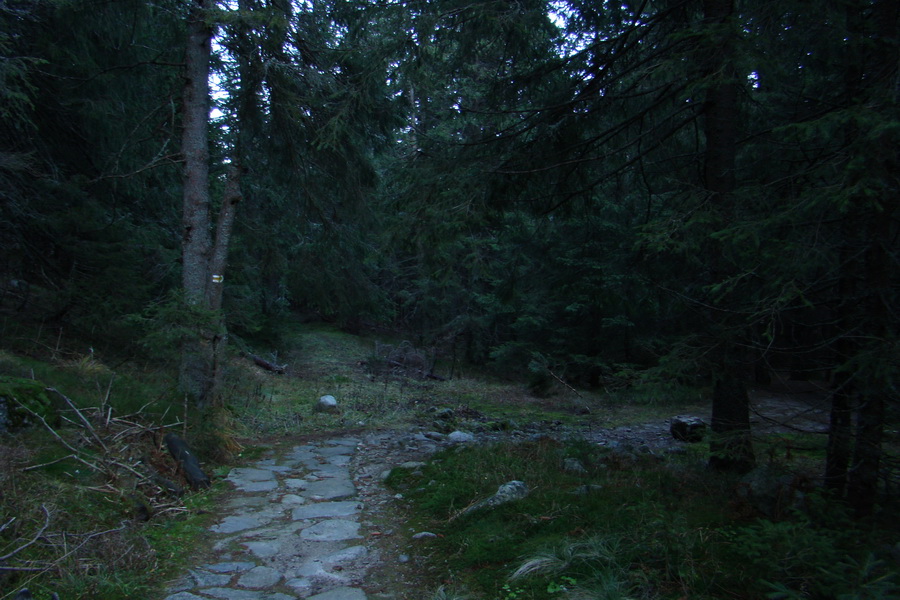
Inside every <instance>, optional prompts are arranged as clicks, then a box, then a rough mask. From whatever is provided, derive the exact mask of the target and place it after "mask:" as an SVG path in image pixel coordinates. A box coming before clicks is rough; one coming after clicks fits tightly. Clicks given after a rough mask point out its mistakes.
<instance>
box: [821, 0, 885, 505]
mask: <svg viewBox="0 0 900 600" xmlns="http://www.w3.org/2000/svg"><path fill="white" fill-rule="evenodd" d="M846 10H847V13H846V18H847V30H848V39H849V40H850V42H849V44H848V46H847V48H846V50H845V57H846V58H845V60H846V61H847V62H846V68H845V73H844V78H845V92H844V93H845V102H846V109H847V110H848V111H852V113H860V114H865V113H867V112H869V111H879V112H881V114H882V115H883V116H884V117H885V119H886V120H888V119H890V118H891V117H894V119H896V117H895V115H896V106H897V91H896V80H897V79H896V78H897V71H898V65H897V60H896V57H897V52H898V43H897V31H898V29H900V7H898V4H897V3H896V2H895V1H893V0H890V1H889V0H877V1H875V2H868V1H867V2H857V3H848V4H847V7H846ZM869 10H871V14H868V12H867V11H869ZM870 118H871V117H870ZM861 122H862V123H864V124H865V121H864V120H861ZM845 137H846V141H847V146H848V147H849V148H852V149H853V150H854V152H851V155H853V154H855V155H856V156H857V157H859V158H863V159H865V161H864V164H865V169H860V168H859V167H857V166H854V165H852V164H848V165H847V166H846V167H845V169H846V171H847V173H848V175H849V179H848V180H847V182H846V183H845V186H846V188H847V189H848V193H849V194H850V202H849V207H850V208H849V214H848V215H847V216H845V222H847V223H853V224H854V225H855V226H856V227H855V229H856V231H852V232H845V234H844V235H845V237H844V240H843V241H844V244H845V245H847V244H850V243H853V244H854V245H852V246H851V247H853V248H854V249H855V248H864V252H863V254H862V260H861V261H855V262H854V263H853V266H854V267H856V270H857V271H858V273H857V274H856V276H857V278H858V280H859V282H860V283H859V288H858V289H859V291H860V292H862V293H861V296H862V298H861V299H862V302H858V301H857V304H858V305H859V308H860V309H861V314H859V315H858V318H857V319H856V323H854V328H853V329H854V330H853V331H851V329H850V328H849V327H847V328H845V330H844V331H842V332H841V333H842V335H843V336H844V337H845V338H849V337H850V335H851V334H852V335H853V338H854V339H853V341H850V340H849V339H846V340H843V343H845V344H847V345H849V346H850V347H851V348H852V351H853V352H852V353H853V354H855V356H852V357H850V356H848V357H847V359H849V360H851V361H852V362H851V364H852V372H853V380H854V381H853V382H852V385H853V389H854V392H855V395H856V397H857V407H856V439H855V443H854V445H853V457H852V464H851V466H850V468H849V471H848V475H847V484H846V493H847V500H848V502H849V503H850V505H851V506H853V508H854V509H855V511H856V514H857V515H858V516H867V515H870V514H872V513H873V512H874V509H875V505H876V500H877V497H878V478H879V469H880V464H881V458H882V454H883V450H882V441H883V437H884V419H885V404H886V399H887V396H888V394H889V393H890V392H889V390H890V389H891V388H892V387H893V386H892V381H891V379H892V374H891V371H892V370H893V369H894V368H895V366H894V365H893V364H891V354H892V346H893V344H895V343H896V336H897V331H896V321H895V319H894V317H893V308H892V306H891V303H892V277H891V265H892V261H893V260H895V259H896V257H892V255H891V249H892V248H894V246H895V241H896V232H895V230H894V225H893V224H894V222H895V219H896V215H897V214H898V212H900V203H898V197H897V193H896V172H897V164H898V163H900V157H898V150H897V141H896V135H892V134H889V133H887V132H886V130H884V129H882V130H878V129H873V126H871V125H869V126H868V127H867V128H862V129H861V128H860V127H859V126H858V121H857V120H855V119H854V120H853V121H851V122H850V123H849V124H848V126H847V128H846V133H845ZM848 238H849V240H848ZM860 263H861V264H860ZM843 266H845V268H846V265H843ZM859 272H861V273H859ZM860 274H861V275H862V276H861V277H860ZM848 277H849V275H848ZM844 300H845V302H846V301H847V300H848V299H844ZM848 325H849V324H848ZM849 409H850V407H847V410H848V411H849ZM848 420H849V417H848ZM841 426H842V427H844V428H849V427H850V425H849V423H842V424H841ZM837 435H847V434H846V433H845V432H843V431H841V430H837V431H836V430H832V432H831V437H832V438H834V437H835V436H837ZM826 475H827V473H826Z"/></svg>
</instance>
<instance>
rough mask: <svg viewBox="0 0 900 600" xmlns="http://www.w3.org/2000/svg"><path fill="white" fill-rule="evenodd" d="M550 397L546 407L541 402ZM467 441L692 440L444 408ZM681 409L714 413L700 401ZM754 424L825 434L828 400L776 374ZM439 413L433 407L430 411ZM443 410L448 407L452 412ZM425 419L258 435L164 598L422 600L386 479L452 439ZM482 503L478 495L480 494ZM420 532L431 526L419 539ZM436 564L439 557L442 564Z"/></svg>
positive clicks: (651, 430) (535, 402)
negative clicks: (497, 423) (493, 420)
mask: <svg viewBox="0 0 900 600" xmlns="http://www.w3.org/2000/svg"><path fill="white" fill-rule="evenodd" d="M527 401H528V403H529V404H531V407H530V408H531V411H532V413H531V414H540V413H541V411H542V410H545V411H546V413H547V414H548V415H552V414H553V413H554V411H556V410H558V408H559V399H558V398H556V399H554V398H550V399H546V400H545V401H542V400H540V399H535V398H529V399H528V400H527ZM542 402H545V403H546V405H545V406H543V407H542V406H541V403H542ZM447 408H449V409H450V410H453V411H454V413H456V417H457V419H455V420H454V422H455V423H458V424H460V429H462V430H467V433H468V432H472V435H473V440H472V441H469V442H464V443H477V444H486V443H494V442H501V441H506V440H516V441H519V440H528V439H531V440H533V439H538V438H550V439H554V440H557V441H564V440H568V441H571V440H573V439H582V440H585V441H587V442H589V443H591V444H597V445H601V446H607V447H622V448H629V449H631V448H633V449H634V450H635V451H638V450H640V451H642V452H649V453H657V454H664V453H667V452H678V451H679V450H678V449H679V448H682V447H683V446H684V445H685V443H684V442H679V441H676V440H675V439H673V438H672V436H671V434H670V433H669V425H670V418H671V416H673V415H668V416H666V415H665V409H661V410H660V411H659V414H658V415H657V417H656V418H653V419H647V420H643V421H637V422H630V423H627V424H623V425H617V426H612V427H603V426H600V425H598V424H597V419H583V420H582V421H581V422H577V421H575V422H568V423H564V422H562V421H559V420H543V421H533V422H530V423H527V424H524V425H522V426H521V427H514V428H511V429H509V430H506V431H495V430H492V429H490V428H488V427H484V426H483V424H484V423H486V422H488V421H489V417H488V416H486V415H484V414H483V413H481V412H480V411H478V410H475V409H472V408H471V407H468V406H457V407H455V408H454V407H447ZM686 408H688V409H689V410H687V411H682V412H679V413H678V414H682V415H688V416H696V417H699V418H701V419H706V418H707V416H708V415H706V414H704V413H703V411H702V410H698V408H699V407H693V406H690V407H686ZM752 410H753V427H754V432H755V433H756V434H758V435H765V434H769V433H774V432H781V433H793V432H800V433H804V434H809V433H824V432H825V431H826V430H827V421H828V412H827V398H826V397H825V395H824V394H823V393H822V390H821V389H819V388H818V387H817V386H815V385H813V384H808V383H798V382H779V383H778V384H777V385H776V386H769V387H767V388H765V389H758V390H754V391H753V392H752ZM432 412H434V411H432ZM444 416H445V418H446V417H447V414H446V413H445V415H444ZM433 424H434V422H428V421H427V419H421V418H420V419H418V422H416V420H415V419H413V421H412V422H411V423H409V424H407V425H405V426H403V427H402V428H384V427H380V428H374V429H372V428H365V427H362V428H355V429H354V428H349V429H348V428H345V429H341V430H337V431H331V432H318V433H314V434H305V435H290V436H278V437H275V438H271V439H270V440H268V441H267V440H256V441H255V443H256V444H257V446H256V450H257V451H256V452H254V453H253V454H254V455H255V457H254V459H253V460H252V461H250V462H247V463H245V464H243V465H242V466H241V467H237V468H234V469H233V470H232V471H231V473H230V474H229V476H228V477H227V480H228V482H229V484H230V486H231V487H232V488H233V489H231V491H229V492H227V493H226V495H225V496H224V497H223V499H222V500H221V502H220V503H219V507H220V509H221V512H220V513H218V519H217V521H216V522H215V523H214V524H213V525H212V526H211V527H210V528H209V529H210V533H209V537H208V538H207V539H206V540H205V542H204V544H205V545H204V546H203V547H201V548H198V552H197V554H196V557H195V559H194V560H193V564H191V565H190V568H189V569H188V570H187V572H186V574H185V575H184V576H183V577H181V578H180V579H179V580H177V581H175V582H172V583H171V584H170V585H169V588H168V590H169V591H168V595H167V596H166V597H165V600H198V599H201V598H222V599H225V600H288V599H292V598H311V599H315V600H366V599H368V600H421V599H424V598H429V597H432V596H433V594H434V590H435V589H436V587H437V586H438V585H439V584H440V583H441V581H440V573H437V572H435V571H434V569H433V568H432V566H431V565H433V564H434V563H435V562H436V561H435V560H434V559H435V557H434V556H433V555H432V550H431V549H430V546H429V543H428V540H429V538H430V537H431V536H432V534H431V533H430V532H422V531H416V530H415V528H414V527H411V526H410V522H409V520H408V516H409V515H408V507H407V505H406V503H405V501H404V498H403V495H402V494H395V493H394V491H392V490H391V489H389V488H388V487H387V486H386V485H385V483H384V480H385V478H386V476H387V474H388V473H389V472H390V470H391V469H392V468H395V467H398V466H403V467H405V468H413V469H414V468H416V466H417V465H421V464H423V462H424V461H427V460H428V458H429V457H430V456H431V455H432V454H434V453H435V452H436V451H438V450H440V449H442V448H446V447H448V446H451V445H453V444H455V443H456V442H453V441H451V440H450V438H449V437H448V436H447V435H445V434H441V433H438V432H435V431H434V430H433V428H432V427H431V425H433ZM472 500H473V501H474V500H476V499H474V498H473V499H472ZM416 534H422V535H421V536H416ZM438 562H439V561H438Z"/></svg>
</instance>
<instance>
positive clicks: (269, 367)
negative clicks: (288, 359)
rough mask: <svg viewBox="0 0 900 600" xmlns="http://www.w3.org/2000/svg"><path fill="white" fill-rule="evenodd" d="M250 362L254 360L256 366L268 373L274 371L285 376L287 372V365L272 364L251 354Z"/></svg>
mask: <svg viewBox="0 0 900 600" xmlns="http://www.w3.org/2000/svg"><path fill="white" fill-rule="evenodd" d="M249 356H250V360H252V361H253V362H254V363H256V365H258V366H260V367H262V368H263V369H265V370H266V371H272V372H273V373H278V374H279V375H284V373H285V371H287V365H286V364H284V365H277V364H275V363H273V362H270V361H268V360H266V359H264V358H263V357H261V356H257V355H255V354H250V355H249Z"/></svg>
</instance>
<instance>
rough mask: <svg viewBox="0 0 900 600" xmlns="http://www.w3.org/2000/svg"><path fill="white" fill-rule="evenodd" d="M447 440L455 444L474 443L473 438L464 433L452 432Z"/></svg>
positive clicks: (469, 434)
mask: <svg viewBox="0 0 900 600" xmlns="http://www.w3.org/2000/svg"><path fill="white" fill-rule="evenodd" d="M447 439H448V440H450V441H451V442H453V443H455V444H468V443H472V442H474V441H475V436H474V435H472V434H471V433H468V432H465V431H454V432H453V433H451V434H450V435H448V436H447Z"/></svg>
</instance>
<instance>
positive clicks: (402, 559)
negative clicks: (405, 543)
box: [397, 554, 409, 563]
mask: <svg viewBox="0 0 900 600" xmlns="http://www.w3.org/2000/svg"><path fill="white" fill-rule="evenodd" d="M397 561H398V562H400V563H408V562H409V555H408V554H401V555H400V556H398V557H397Z"/></svg>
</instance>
